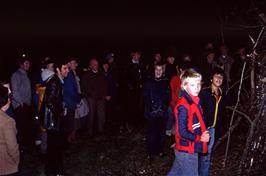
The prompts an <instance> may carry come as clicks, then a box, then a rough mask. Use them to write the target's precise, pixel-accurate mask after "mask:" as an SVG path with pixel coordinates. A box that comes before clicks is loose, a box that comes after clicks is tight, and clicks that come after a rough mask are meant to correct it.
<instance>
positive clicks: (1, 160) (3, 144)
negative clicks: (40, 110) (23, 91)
mask: <svg viewBox="0 0 266 176" xmlns="http://www.w3.org/2000/svg"><path fill="white" fill-rule="evenodd" d="M9 106H10V99H9V93H8V89H7V88H6V87H3V86H2V85H0V108H1V109H0V175H14V174H16V173H17V172H18V164H19V159H20V156H19V147H18V143H17V138H16V133H17V129H16V123H15V121H14V119H12V118H11V117H9V116H8V115H7V114H6V113H5V112H6V110H7V109H8V108H9Z"/></svg>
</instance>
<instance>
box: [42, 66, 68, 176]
mask: <svg viewBox="0 0 266 176" xmlns="http://www.w3.org/2000/svg"><path fill="white" fill-rule="evenodd" d="M55 68H56V74H54V75H53V77H52V78H51V79H50V80H49V81H48V82H47V83H46V89H45V97H44V106H45V114H44V127H45V129H46V131H47V156H46V162H45V172H46V175H47V176H53V175H60V174H63V172H64V171H63V150H64V148H65V144H66V137H65V133H64V128H65V127H64V121H65V120H64V115H65V109H64V103H63V84H64V81H63V79H64V78H65V77H67V74H68V72H69V70H68V66H67V63H64V62H61V63H60V64H58V65H57V66H56V67H55Z"/></svg>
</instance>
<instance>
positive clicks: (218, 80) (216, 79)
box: [211, 74, 224, 87]
mask: <svg viewBox="0 0 266 176" xmlns="http://www.w3.org/2000/svg"><path fill="white" fill-rule="evenodd" d="M223 79H224V77H223V75H220V74H214V75H213V77H212V80H211V82H212V84H213V85H214V86H216V87H220V86H221V85H222V84H223Z"/></svg>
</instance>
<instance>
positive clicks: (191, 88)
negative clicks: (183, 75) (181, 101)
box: [185, 78, 201, 96]
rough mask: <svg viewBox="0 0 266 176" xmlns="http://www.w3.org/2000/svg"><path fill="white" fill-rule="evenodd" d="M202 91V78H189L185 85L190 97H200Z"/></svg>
mask: <svg viewBox="0 0 266 176" xmlns="http://www.w3.org/2000/svg"><path fill="white" fill-rule="evenodd" d="M200 89H201V79H200V78H188V79H187V83H186V84H185V90H186V91H187V93H188V94H189V95H192V96H198V95H199V92H200Z"/></svg>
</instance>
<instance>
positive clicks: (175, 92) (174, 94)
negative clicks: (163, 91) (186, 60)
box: [170, 75, 181, 109]
mask: <svg viewBox="0 0 266 176" xmlns="http://www.w3.org/2000/svg"><path fill="white" fill-rule="evenodd" d="M180 85H181V83H180V77H179V76H178V75H176V76H173V77H172V79H171V81H170V87H171V102H170V106H171V108H172V109H174V107H175V105H176V102H177V100H178V97H179V91H180Z"/></svg>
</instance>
